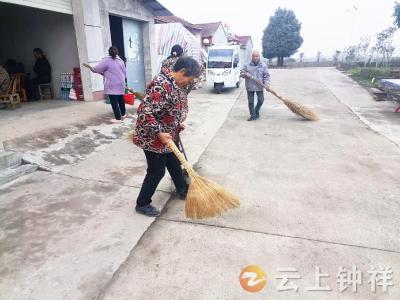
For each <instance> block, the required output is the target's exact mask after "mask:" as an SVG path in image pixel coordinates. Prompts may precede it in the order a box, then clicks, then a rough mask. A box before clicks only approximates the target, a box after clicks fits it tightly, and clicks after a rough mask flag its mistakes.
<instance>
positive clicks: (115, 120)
mask: <svg viewBox="0 0 400 300" xmlns="http://www.w3.org/2000/svg"><path fill="white" fill-rule="evenodd" d="M110 122H111V123H113V124H118V123H121V122H122V120H117V119H111V120H110Z"/></svg>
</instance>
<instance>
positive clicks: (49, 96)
mask: <svg viewBox="0 0 400 300" xmlns="http://www.w3.org/2000/svg"><path fill="white" fill-rule="evenodd" d="M46 89H47V93H45V92H44V91H45V90H46ZM38 91H39V97H40V100H44V99H53V98H54V97H53V96H54V95H53V86H52V84H51V82H49V83H41V84H39V85H38Z"/></svg>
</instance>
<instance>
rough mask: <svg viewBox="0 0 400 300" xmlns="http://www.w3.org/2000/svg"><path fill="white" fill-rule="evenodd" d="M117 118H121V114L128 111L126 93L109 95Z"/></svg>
mask: <svg viewBox="0 0 400 300" xmlns="http://www.w3.org/2000/svg"><path fill="white" fill-rule="evenodd" d="M108 98H110V103H111V106H112V109H113V112H114V116H115V119H116V120H121V116H124V115H125V113H126V109H125V101H124V95H108Z"/></svg>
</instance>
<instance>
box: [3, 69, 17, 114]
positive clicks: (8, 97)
mask: <svg viewBox="0 0 400 300" xmlns="http://www.w3.org/2000/svg"><path fill="white" fill-rule="evenodd" d="M17 83H18V82H17V80H16V78H15V77H11V80H10V84H9V86H8V89H7V91H6V92H5V93H3V94H0V103H4V104H6V105H7V106H10V107H11V108H12V109H15V107H16V106H18V107H20V106H21V98H20V96H19V94H18V93H17V92H16V91H17Z"/></svg>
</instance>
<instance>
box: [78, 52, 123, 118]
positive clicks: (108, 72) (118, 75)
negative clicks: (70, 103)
mask: <svg viewBox="0 0 400 300" xmlns="http://www.w3.org/2000/svg"><path fill="white" fill-rule="evenodd" d="M108 54H109V56H108V57H105V58H103V59H102V61H101V62H100V63H99V64H98V65H97V66H95V67H92V66H90V65H88V64H83V66H85V67H87V68H89V69H90V70H91V71H92V72H94V73H98V74H101V75H103V76H104V81H105V82H104V93H105V94H106V95H108V97H109V99H110V102H111V106H112V109H113V112H114V116H115V119H111V120H110V121H111V123H119V122H121V120H122V119H124V118H125V117H127V115H126V108H125V102H124V93H125V79H126V68H125V63H124V61H123V60H122V59H121V58H120V57H119V56H118V48H117V47H114V46H112V47H110V48H109V49H108Z"/></svg>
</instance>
